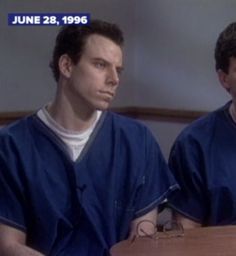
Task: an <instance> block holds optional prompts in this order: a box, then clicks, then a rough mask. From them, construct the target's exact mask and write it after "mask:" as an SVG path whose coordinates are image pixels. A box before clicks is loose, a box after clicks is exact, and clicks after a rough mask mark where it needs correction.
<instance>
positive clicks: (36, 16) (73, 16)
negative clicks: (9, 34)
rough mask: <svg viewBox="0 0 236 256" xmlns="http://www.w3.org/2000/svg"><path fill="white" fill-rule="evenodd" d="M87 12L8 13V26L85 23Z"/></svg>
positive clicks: (88, 20)
mask: <svg viewBox="0 0 236 256" xmlns="http://www.w3.org/2000/svg"><path fill="white" fill-rule="evenodd" d="M89 23H90V14H88V13H9V14H8V25H9V26H64V25H81V26H82V25H87V24H89Z"/></svg>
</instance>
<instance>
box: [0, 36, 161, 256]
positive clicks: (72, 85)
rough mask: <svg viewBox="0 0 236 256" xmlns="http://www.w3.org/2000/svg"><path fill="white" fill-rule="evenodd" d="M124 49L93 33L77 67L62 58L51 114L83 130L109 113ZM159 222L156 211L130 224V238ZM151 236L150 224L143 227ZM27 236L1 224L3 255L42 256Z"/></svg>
mask: <svg viewBox="0 0 236 256" xmlns="http://www.w3.org/2000/svg"><path fill="white" fill-rule="evenodd" d="M122 58H123V57H122V49H121V48H120V46H118V45H117V44H115V43H114V42H113V41H111V40H110V39H108V38H106V37H103V36H100V35H97V34H93V35H90V36H89V37H88V39H87V41H86V46H85V49H84V52H83V54H82V56H81V59H80V60H79V62H78V63H77V64H74V63H73V62H72V60H71V59H70V57H69V56H68V55H67V54H64V55H62V56H61V57H60V59H59V69H60V78H59V81H58V85H57V92H56V96H55V98H54V100H53V102H52V104H50V105H49V106H48V112H49V113H50V115H51V116H52V117H53V119H54V120H56V121H57V122H58V123H59V124H60V125H61V126H63V127H64V128H66V129H68V130H72V131H83V130H86V129H87V128H88V127H90V126H91V124H92V123H93V122H94V120H95V119H96V113H97V112H96V110H98V109H99V110H106V109H107V108H108V107H109V105H110V103H111V101H112V99H113V98H114V96H115V94H116V90H117V87H118V85H119V81H120V73H121V71H122V69H123V67H122V62H123V61H122ZM144 219H145V220H149V221H152V222H153V223H154V224H156V222H157V209H153V210H151V211H150V212H149V213H147V214H145V215H144V216H142V217H139V218H137V219H135V220H133V222H132V223H131V225H130V235H129V238H130V239H132V238H133V237H134V236H135V235H136V226H137V224H138V223H139V222H140V221H142V220H144ZM142 228H143V229H144V230H145V232H146V233H147V234H148V233H150V232H151V230H150V225H147V226H146V227H145V225H144V226H142ZM26 240H27V234H26V233H24V232H23V231H21V230H18V229H16V228H13V227H10V226H7V225H5V224H0V255H1V256H43V254H41V253H39V252H37V251H35V250H33V249H31V248H29V247H28V246H26Z"/></svg>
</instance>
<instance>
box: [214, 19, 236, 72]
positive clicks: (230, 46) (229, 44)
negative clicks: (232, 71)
mask: <svg viewBox="0 0 236 256" xmlns="http://www.w3.org/2000/svg"><path fill="white" fill-rule="evenodd" d="M231 57H236V22H233V23H231V24H229V25H228V26H227V27H226V28H225V29H224V30H223V31H222V32H221V33H220V35H219V37H218V39H217V42H216V47H215V68H216V70H219V69H221V70H223V71H224V72H225V73H228V71H229V64H230V58H231Z"/></svg>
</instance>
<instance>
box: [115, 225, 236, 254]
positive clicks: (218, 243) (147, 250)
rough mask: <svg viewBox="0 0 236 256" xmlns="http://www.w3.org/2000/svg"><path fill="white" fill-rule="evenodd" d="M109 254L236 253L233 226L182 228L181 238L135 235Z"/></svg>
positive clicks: (234, 227)
mask: <svg viewBox="0 0 236 256" xmlns="http://www.w3.org/2000/svg"><path fill="white" fill-rule="evenodd" d="M110 254H111V256H236V226H224V227H207V228H195V229H190V230H185V232H184V236H183V237H172V238H160V239H157V240H153V239H151V238H147V237H139V238H136V239H135V240H134V242H132V243H131V242H130V241H127V240H125V241H122V242H120V243H117V244H116V245H114V246H113V247H112V248H111V251H110Z"/></svg>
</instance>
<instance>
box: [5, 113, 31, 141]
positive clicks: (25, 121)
mask: <svg viewBox="0 0 236 256" xmlns="http://www.w3.org/2000/svg"><path fill="white" fill-rule="evenodd" d="M32 118H33V115H30V116H27V117H24V118H21V119H19V120H16V121H14V122H12V123H10V124H8V125H6V126H3V127H2V128H1V129H0V139H1V140H3V139H7V138H8V139H9V138H22V136H23V135H25V134H29V121H30V120H31V119H32Z"/></svg>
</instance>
